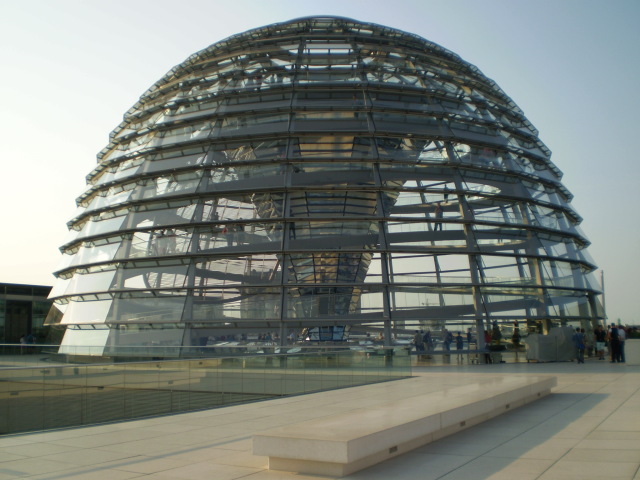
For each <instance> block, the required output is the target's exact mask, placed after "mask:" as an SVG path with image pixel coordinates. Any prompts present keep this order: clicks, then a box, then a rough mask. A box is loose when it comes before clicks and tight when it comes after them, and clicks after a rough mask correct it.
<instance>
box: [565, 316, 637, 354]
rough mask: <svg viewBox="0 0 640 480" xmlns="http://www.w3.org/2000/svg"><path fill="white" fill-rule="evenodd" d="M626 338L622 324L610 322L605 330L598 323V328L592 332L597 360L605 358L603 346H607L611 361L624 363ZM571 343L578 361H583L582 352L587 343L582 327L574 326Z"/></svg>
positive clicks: (583, 352)
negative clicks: (574, 330)
mask: <svg viewBox="0 0 640 480" xmlns="http://www.w3.org/2000/svg"><path fill="white" fill-rule="evenodd" d="M626 339H627V332H626V330H625V329H624V327H623V326H622V325H616V324H614V323H612V324H611V325H610V326H609V327H608V329H607V330H605V329H604V327H603V326H602V325H598V328H596V329H595V330H594V332H593V341H594V343H595V348H594V351H595V354H596V355H597V356H598V360H604V359H605V348H608V350H609V357H610V361H611V363H625V354H624V344H625V341H626ZM573 343H574V346H575V349H576V359H577V361H578V363H584V354H585V350H586V349H587V344H588V343H589V342H588V338H587V334H586V332H585V329H584V328H576V332H575V333H574V334H573Z"/></svg>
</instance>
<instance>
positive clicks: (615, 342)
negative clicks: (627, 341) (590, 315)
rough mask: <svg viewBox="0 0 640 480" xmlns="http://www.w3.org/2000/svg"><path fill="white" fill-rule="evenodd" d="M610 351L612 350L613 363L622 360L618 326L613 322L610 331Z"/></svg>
mask: <svg viewBox="0 0 640 480" xmlns="http://www.w3.org/2000/svg"><path fill="white" fill-rule="evenodd" d="M608 341H609V351H610V352H611V363H616V362H621V361H622V358H621V355H620V337H619V335H618V327H616V326H615V325H614V324H611V328H609V333H608Z"/></svg>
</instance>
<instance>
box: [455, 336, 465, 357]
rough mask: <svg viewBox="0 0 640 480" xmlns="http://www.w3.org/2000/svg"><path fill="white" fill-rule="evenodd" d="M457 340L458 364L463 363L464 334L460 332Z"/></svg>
mask: <svg viewBox="0 0 640 480" xmlns="http://www.w3.org/2000/svg"><path fill="white" fill-rule="evenodd" d="M455 340H456V350H457V353H458V363H462V349H463V348H464V338H462V333H460V332H458V334H457V335H456V337H455Z"/></svg>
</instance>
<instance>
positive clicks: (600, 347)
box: [593, 325, 607, 360]
mask: <svg viewBox="0 0 640 480" xmlns="http://www.w3.org/2000/svg"><path fill="white" fill-rule="evenodd" d="M593 340H594V341H595V342H596V353H597V354H598V360H604V343H605V342H606V341H607V332H605V330H604V328H603V327H602V325H598V328H596V329H595V330H594V331H593Z"/></svg>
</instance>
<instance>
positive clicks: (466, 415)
mask: <svg viewBox="0 0 640 480" xmlns="http://www.w3.org/2000/svg"><path fill="white" fill-rule="evenodd" d="M501 377H502V376H501ZM555 385H556V378H555V377H516V376H514V377H510V378H509V377H507V378H497V379H493V378H487V379H486V380H483V381H482V382H481V383H474V384H469V385H465V386H462V387H453V388H448V389H444V390H440V391H436V392H431V393H426V394H421V395H417V396H412V397H408V398H404V399H402V400H399V401H394V402H390V403H387V404H382V405H377V406H374V407H370V408H357V406H354V409H353V410H350V411H347V412H345V413H341V414H338V415H335V416H331V415H329V416H325V417H322V418H317V419H314V420H308V421H303V422H299V423H294V424H290V425H287V426H283V427H278V428H274V429H271V430H268V431H265V432H262V433H260V434H257V435H254V437H253V453H254V455H263V456H268V457H269V469H270V470H285V471H290V472H299V473H306V474H316V475H325V476H332V477H342V476H345V475H349V474H350V473H353V472H356V471H358V470H362V469H364V468H367V467H370V466H371V465H375V464H376V463H379V462H382V461H384V460H387V459H389V458H392V457H395V456H397V455H401V454H403V453H406V452H408V451H410V450H412V449H414V448H417V447H420V446H422V445H426V444H428V443H430V442H432V441H435V440H438V439H440V438H443V437H446V436H447V435H451V434H453V433H456V432H459V431H461V430H464V429H465V428H469V427H471V426H473V425H477V424H479V423H482V422H484V421H486V420H489V419H491V418H493V417H495V416H497V415H500V414H501V413H504V412H506V411H509V410H510V409H513V408H516V407H520V406H522V405H525V404H527V403H529V402H532V401H534V400H537V399H539V398H541V397H543V396H545V395H548V394H549V393H550V391H551V388H553V387H554V386H555ZM398 388H402V387H401V386H399V387H398Z"/></svg>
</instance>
